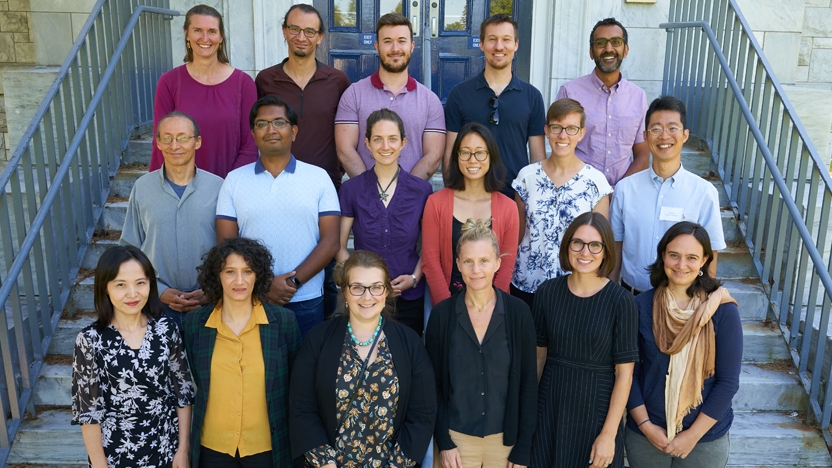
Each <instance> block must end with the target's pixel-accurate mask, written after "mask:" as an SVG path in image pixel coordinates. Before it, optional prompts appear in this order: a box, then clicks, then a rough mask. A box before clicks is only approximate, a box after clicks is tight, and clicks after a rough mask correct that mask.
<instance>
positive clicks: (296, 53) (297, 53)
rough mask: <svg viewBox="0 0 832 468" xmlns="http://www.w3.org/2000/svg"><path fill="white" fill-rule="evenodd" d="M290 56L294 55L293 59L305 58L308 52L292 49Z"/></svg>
mask: <svg viewBox="0 0 832 468" xmlns="http://www.w3.org/2000/svg"><path fill="white" fill-rule="evenodd" d="M292 55H294V56H295V57H306V56H307V55H309V51H306V50H301V49H294V50H293V51H292Z"/></svg>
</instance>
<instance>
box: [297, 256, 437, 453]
mask: <svg viewBox="0 0 832 468" xmlns="http://www.w3.org/2000/svg"><path fill="white" fill-rule="evenodd" d="M335 282H336V284H338V286H339V287H340V288H341V295H340V297H339V309H340V315H339V316H336V317H335V318H333V319H332V320H329V321H326V322H324V323H322V324H320V325H317V326H316V327H315V328H313V329H312V330H311V331H310V332H309V335H307V337H306V339H305V340H304V342H303V344H302V345H301V348H300V351H299V352H298V356H297V358H296V359H295V363H294V365H293V366H292V377H291V382H290V387H289V434H290V439H291V445H292V457H294V458H301V457H302V458H304V459H305V462H306V463H307V466H319V467H327V468H330V467H335V466H339V467H340V466H371V467H397V468H398V467H412V466H415V465H416V463H417V462H421V461H422V457H424V455H425V451H426V449H427V447H428V442H429V441H430V437H431V433H432V432H433V425H434V421H435V419H434V418H435V414H436V386H435V384H434V377H433V368H432V367H431V364H430V360H429V359H428V356H427V352H426V351H425V348H424V346H422V343H421V340H420V339H419V336H418V335H417V334H416V333H415V332H414V331H413V330H411V329H410V328H408V327H407V326H404V325H401V324H399V323H398V322H396V321H395V320H392V319H391V318H390V316H391V315H392V312H393V309H394V308H395V305H394V304H395V302H394V299H393V295H392V294H391V291H392V286H391V284H390V273H389V272H388V270H387V266H386V265H385V264H384V260H383V259H382V258H381V257H380V256H378V255H377V254H375V253H372V252H367V251H362V250H359V251H356V252H355V253H353V254H352V255H351V256H350V257H349V259H347V260H346V261H345V262H344V263H343V264H339V265H338V266H336V269H335Z"/></svg>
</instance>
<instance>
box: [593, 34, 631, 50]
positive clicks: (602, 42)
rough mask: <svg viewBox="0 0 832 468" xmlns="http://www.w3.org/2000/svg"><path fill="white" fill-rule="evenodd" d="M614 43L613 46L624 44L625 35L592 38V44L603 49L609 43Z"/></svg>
mask: <svg viewBox="0 0 832 468" xmlns="http://www.w3.org/2000/svg"><path fill="white" fill-rule="evenodd" d="M608 42H609V43H610V44H612V46H613V47H621V46H623V45H624V38H623V37H611V38H609V39H607V38H606V37H599V38H597V39H593V40H592V45H594V46H595V47H597V48H599V49H603V48H604V47H606V46H607V43H608Z"/></svg>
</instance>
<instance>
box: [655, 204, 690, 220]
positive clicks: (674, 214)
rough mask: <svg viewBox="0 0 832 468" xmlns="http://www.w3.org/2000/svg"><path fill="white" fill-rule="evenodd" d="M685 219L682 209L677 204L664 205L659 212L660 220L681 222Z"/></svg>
mask: <svg viewBox="0 0 832 468" xmlns="http://www.w3.org/2000/svg"><path fill="white" fill-rule="evenodd" d="M684 219H685V215H684V214H683V213H682V209H681V208H679V207H675V206H663V207H662V211H661V213H660V214H659V221H673V222H679V221H682V220H684Z"/></svg>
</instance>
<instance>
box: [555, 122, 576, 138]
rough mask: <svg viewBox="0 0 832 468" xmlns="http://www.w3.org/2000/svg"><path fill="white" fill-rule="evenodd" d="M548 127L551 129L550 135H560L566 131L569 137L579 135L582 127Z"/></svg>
mask: <svg viewBox="0 0 832 468" xmlns="http://www.w3.org/2000/svg"><path fill="white" fill-rule="evenodd" d="M547 127H549V133H551V134H552V135H560V134H561V132H563V131H564V130H566V134H567V135H571V136H575V135H577V134H578V132H580V131H581V127H579V126H577V125H570V126H568V127H564V126H563V125H558V124H549V125H547Z"/></svg>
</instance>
